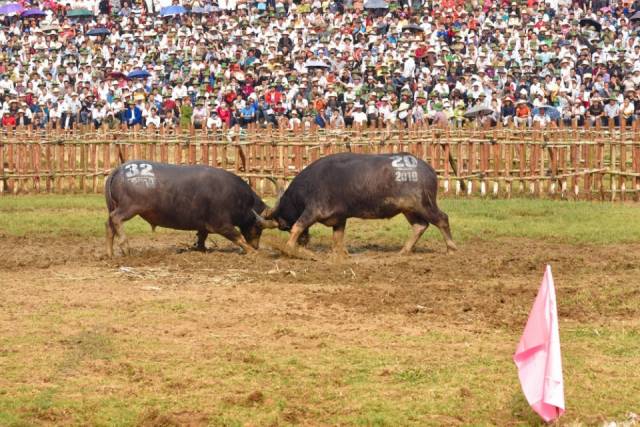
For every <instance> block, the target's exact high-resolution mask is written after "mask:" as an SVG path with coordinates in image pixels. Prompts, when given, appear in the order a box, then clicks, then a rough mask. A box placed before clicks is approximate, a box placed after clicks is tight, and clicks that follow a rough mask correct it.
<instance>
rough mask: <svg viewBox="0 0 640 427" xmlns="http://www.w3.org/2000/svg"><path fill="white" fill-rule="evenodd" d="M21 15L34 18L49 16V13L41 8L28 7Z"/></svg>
mask: <svg viewBox="0 0 640 427" xmlns="http://www.w3.org/2000/svg"><path fill="white" fill-rule="evenodd" d="M20 16H22V17H23V18H34V17H42V16H47V14H46V13H44V12H43V11H42V10H40V9H28V10H25V11H24V12H22V13H21V14H20Z"/></svg>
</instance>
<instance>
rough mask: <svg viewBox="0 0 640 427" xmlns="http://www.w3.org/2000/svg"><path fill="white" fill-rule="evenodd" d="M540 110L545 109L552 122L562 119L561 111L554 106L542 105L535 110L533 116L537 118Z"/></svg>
mask: <svg viewBox="0 0 640 427" xmlns="http://www.w3.org/2000/svg"><path fill="white" fill-rule="evenodd" d="M540 108H544V114H545V115H546V116H548V117H549V118H550V119H551V120H557V119H559V118H560V111H558V109H557V108H556V107H554V106H553V105H541V106H540V107H536V108H534V109H533V115H534V116H535V115H536V114H538V112H539V111H540Z"/></svg>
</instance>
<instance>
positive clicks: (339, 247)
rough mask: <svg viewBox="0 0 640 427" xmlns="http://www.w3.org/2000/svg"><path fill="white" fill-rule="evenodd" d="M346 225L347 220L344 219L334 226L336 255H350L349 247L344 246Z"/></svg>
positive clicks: (334, 249) (334, 250)
mask: <svg viewBox="0 0 640 427" xmlns="http://www.w3.org/2000/svg"><path fill="white" fill-rule="evenodd" d="M346 226H347V221H342V222H340V223H339V224H336V225H334V226H333V252H334V253H335V254H336V255H340V256H347V255H349V252H347V249H346V248H345V246H344V229H345V227H346Z"/></svg>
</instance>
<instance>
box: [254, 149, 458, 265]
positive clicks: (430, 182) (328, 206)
mask: <svg viewBox="0 0 640 427" xmlns="http://www.w3.org/2000/svg"><path fill="white" fill-rule="evenodd" d="M437 192H438V178H437V175H436V173H435V171H434V170H433V168H432V167H431V166H430V165H428V164H427V163H425V162H424V161H422V160H420V159H417V158H416V157H414V156H413V155H411V154H408V153H398V154H354V153H342V154H335V155H331V156H327V157H324V158H322V159H320V160H317V161H315V162H314V163H312V164H311V165H309V166H308V167H306V168H305V169H304V170H302V172H300V174H299V175H298V176H296V177H295V178H294V179H293V181H292V182H291V184H290V185H289V187H288V188H287V190H286V191H285V192H284V193H283V194H282V196H281V197H280V198H279V200H278V202H277V203H276V206H275V207H274V208H273V209H269V208H267V209H266V210H265V212H264V214H263V215H262V216H261V217H259V218H260V222H261V223H262V226H263V227H273V228H276V227H277V228H279V229H281V230H286V231H290V232H291V236H290V238H289V240H288V242H287V250H288V251H292V252H296V251H299V250H300V248H299V247H298V243H301V244H303V245H305V244H306V242H308V239H309V234H308V233H309V227H311V225H313V224H314V223H316V222H319V223H322V224H324V225H327V226H330V227H333V250H334V251H335V252H337V253H343V254H344V253H346V250H345V247H344V230H345V226H346V223H347V219H348V218H364V219H377V218H391V217H394V216H396V215H398V214H403V215H404V216H405V217H406V218H407V220H408V221H409V223H410V224H411V226H412V233H411V235H410V236H409V239H408V240H407V242H406V244H405V245H404V247H403V248H402V251H401V252H402V253H409V252H411V251H412V250H413V248H414V246H415V243H416V241H417V240H418V239H419V238H420V236H422V234H423V233H424V231H425V230H426V229H427V227H428V226H429V224H433V225H435V226H436V227H438V229H439V230H440V232H441V233H442V236H443V237H444V240H445V243H446V245H447V251H449V250H456V245H455V244H454V242H453V240H452V238H451V231H450V229H449V219H448V217H447V214H445V213H444V212H442V211H441V210H440V209H438V206H437V204H436V195H437Z"/></svg>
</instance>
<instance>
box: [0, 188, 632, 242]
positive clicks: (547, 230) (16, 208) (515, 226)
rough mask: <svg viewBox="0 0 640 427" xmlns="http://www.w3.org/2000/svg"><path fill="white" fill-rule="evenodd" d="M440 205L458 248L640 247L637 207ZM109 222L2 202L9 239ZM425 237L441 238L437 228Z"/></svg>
mask: <svg viewBox="0 0 640 427" xmlns="http://www.w3.org/2000/svg"><path fill="white" fill-rule="evenodd" d="M267 201H268V203H273V202H274V201H273V200H272V199H269V200H267ZM439 204H440V208H441V209H442V210H443V211H445V212H446V213H447V214H448V215H449V220H450V224H451V230H452V233H453V236H454V239H455V240H456V241H462V242H464V241H468V240H472V239H490V238H495V237H523V238H531V239H553V241H556V242H559V243H593V244H610V243H625V242H636V241H640V210H638V208H637V206H636V205H632V204H619V203H618V204H612V203H598V202H562V201H552V200H531V199H512V200H493V199H452V198H444V199H442V200H440V201H439ZM106 216H107V210H106V207H105V202H104V198H103V197H102V196H101V195H68V196H57V195H42V196H20V197H13V196H10V197H2V198H0V234H5V235H10V236H24V235H54V236H57V235H75V236H103V235H104V222H105V220H106ZM125 229H126V232H127V234H131V235H136V234H143V233H149V231H150V227H149V225H148V224H147V223H146V222H145V221H144V220H142V219H141V218H139V217H136V218H134V219H132V220H131V221H128V222H127V223H126V225H125ZM158 230H160V229H158ZM269 233H278V232H274V231H271V232H269ZM330 233H331V229H330V228H327V227H324V226H322V225H316V226H314V227H313V228H312V234H313V235H315V236H328V235H329V234H330ZM408 233H409V226H408V224H407V222H406V221H405V219H404V218H403V217H402V216H401V215H400V216H398V217H396V218H393V219H392V220H388V221H387V220H378V221H363V220H357V219H352V220H350V221H349V226H348V228H347V236H348V239H350V240H353V241H358V242H361V243H366V242H367V241H368V240H373V239H378V238H384V239H387V240H389V243H390V244H400V243H401V242H403V241H404V239H405V238H406V236H407V235H408ZM425 235H426V236H427V238H435V239H438V238H440V233H439V232H438V231H437V229H436V228H435V227H433V226H432V227H430V228H429V230H427V233H425Z"/></svg>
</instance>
